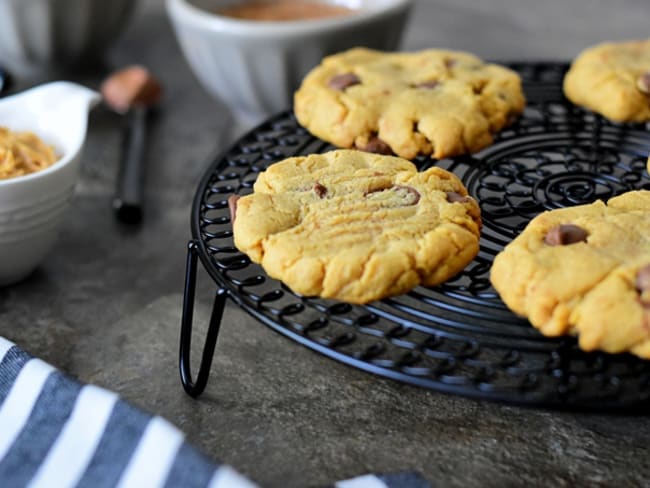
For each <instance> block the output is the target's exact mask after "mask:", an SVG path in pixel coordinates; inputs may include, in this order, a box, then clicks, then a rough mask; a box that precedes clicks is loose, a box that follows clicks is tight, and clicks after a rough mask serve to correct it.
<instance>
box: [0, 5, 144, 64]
mask: <svg viewBox="0 0 650 488" xmlns="http://www.w3.org/2000/svg"><path fill="white" fill-rule="evenodd" d="M136 3H137V2H136V0H0V65H1V66H4V67H6V68H7V69H8V70H9V71H10V72H13V73H16V74H18V75H22V76H29V75H31V74H32V73H35V72H41V71H45V70H52V69H59V68H61V67H70V66H73V65H78V64H82V63H88V61H89V60H93V59H96V58H98V57H99V56H100V55H101V54H102V53H103V52H104V51H105V49H106V48H107V47H108V46H109V45H110V44H111V42H113V40H114V39H115V38H116V37H117V36H118V34H119V33H120V32H121V31H122V29H123V28H124V27H125V25H126V23H127V20H128V19H129V18H130V16H131V14H132V11H133V8H134V6H135V5H136Z"/></svg>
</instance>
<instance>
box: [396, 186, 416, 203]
mask: <svg viewBox="0 0 650 488" xmlns="http://www.w3.org/2000/svg"><path fill="white" fill-rule="evenodd" d="M393 188H395V190H405V191H406V203H405V205H416V204H417V203H418V202H419V201H420V192H419V191H417V190H416V189H415V188H413V187H412V186H406V185H395V186H394V187H393Z"/></svg>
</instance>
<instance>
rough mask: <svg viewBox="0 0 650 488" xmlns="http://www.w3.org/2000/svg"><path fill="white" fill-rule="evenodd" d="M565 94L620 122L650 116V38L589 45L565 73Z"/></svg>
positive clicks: (576, 102) (634, 120)
mask: <svg viewBox="0 0 650 488" xmlns="http://www.w3.org/2000/svg"><path fill="white" fill-rule="evenodd" d="M564 94H565V95H566V97H567V98H568V99H569V100H570V101H571V102H573V103H575V104H576V105H581V106H583V107H586V108H588V109H590V110H593V111H594V112H597V113H599V114H601V115H603V116H605V117H606V118H608V119H610V120H613V121H616V122H646V121H648V120H650V39H645V40H634V41H625V42H606V43H602V44H598V45H596V46H592V47H590V48H587V49H585V50H584V51H583V52H581V53H580V54H579V55H578V56H577V57H576V59H575V60H574V61H573V63H572V65H571V68H570V69H569V71H568V72H567V74H566V76H565V77H564Z"/></svg>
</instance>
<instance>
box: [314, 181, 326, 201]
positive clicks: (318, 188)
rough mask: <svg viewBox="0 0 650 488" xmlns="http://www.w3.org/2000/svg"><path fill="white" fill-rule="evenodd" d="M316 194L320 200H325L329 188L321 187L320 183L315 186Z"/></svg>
mask: <svg viewBox="0 0 650 488" xmlns="http://www.w3.org/2000/svg"><path fill="white" fill-rule="evenodd" d="M313 189H314V192H315V193H316V195H318V198H325V195H327V188H325V187H324V186H323V185H321V184H320V183H319V182H318V181H317V182H316V183H315V184H314V188H313Z"/></svg>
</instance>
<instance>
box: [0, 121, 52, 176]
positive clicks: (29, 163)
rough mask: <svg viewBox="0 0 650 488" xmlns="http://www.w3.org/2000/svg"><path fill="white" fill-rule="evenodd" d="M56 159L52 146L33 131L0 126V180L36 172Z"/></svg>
mask: <svg viewBox="0 0 650 488" xmlns="http://www.w3.org/2000/svg"><path fill="white" fill-rule="evenodd" d="M58 159H59V158H58V156H57V155H56V152H55V151H54V148H53V147H52V146H50V145H49V144H46V143H45V142H43V140H42V139H41V138H40V137H38V136H37V135H36V134H34V133H33V132H14V131H12V130H11V129H8V128H7V127H1V126H0V180H6V179H9V178H16V177H18V176H23V175H28V174H31V173H36V172H37V171H41V170H43V169H45V168H48V167H50V166H51V165H52V164H54V163H55V162H56V161H57V160H58Z"/></svg>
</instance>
